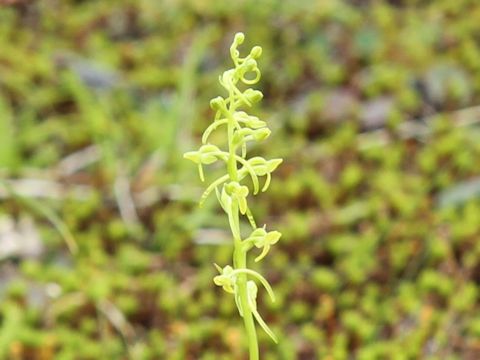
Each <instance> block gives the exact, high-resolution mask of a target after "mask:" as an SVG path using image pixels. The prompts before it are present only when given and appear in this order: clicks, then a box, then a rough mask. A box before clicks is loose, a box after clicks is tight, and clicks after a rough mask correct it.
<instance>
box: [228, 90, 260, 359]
mask: <svg viewBox="0 0 480 360" xmlns="http://www.w3.org/2000/svg"><path fill="white" fill-rule="evenodd" d="M230 104H231V105H230V108H229V111H230V114H232V113H233V112H234V111H235V109H234V107H233V106H232V104H233V96H231V101H230ZM227 126H228V150H229V158H228V165H227V169H228V174H229V176H230V179H231V180H232V181H237V180H238V171H237V159H236V149H235V146H234V144H233V131H234V127H235V124H234V120H233V117H232V115H230V116H229V117H228V125H227ZM230 216H231V217H232V220H233V221H232V222H231V224H230V226H233V227H236V229H234V228H232V229H231V230H232V234H233V236H234V239H233V240H234V250H233V266H234V268H235V269H246V268H247V252H246V251H245V249H244V248H243V246H242V239H241V238H240V237H238V236H235V234H240V226H239V224H240V221H239V211H238V206H233V207H232V210H231V215H230ZM237 287H238V293H239V298H240V304H241V306H242V312H243V323H244V325H245V331H246V333H247V340H248V352H249V359H250V360H258V359H259V354H258V340H257V332H256V329H255V321H254V319H253V315H252V311H251V310H250V306H249V304H248V293H247V274H239V275H238V277H237Z"/></svg>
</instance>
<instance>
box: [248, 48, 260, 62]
mask: <svg viewBox="0 0 480 360" xmlns="http://www.w3.org/2000/svg"><path fill="white" fill-rule="evenodd" d="M250 56H251V57H252V58H254V59H258V58H259V57H260V56H262V48H261V47H260V46H254V47H253V49H252V51H250Z"/></svg>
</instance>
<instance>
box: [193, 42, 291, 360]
mask: <svg viewBox="0 0 480 360" xmlns="http://www.w3.org/2000/svg"><path fill="white" fill-rule="evenodd" d="M243 41H244V35H243V34H242V33H237V34H236V35H235V38H234V41H233V43H232V45H231V47H230V56H231V58H232V60H233V64H234V68H232V69H230V70H227V71H225V72H224V73H223V74H222V75H221V76H220V77H219V82H220V84H221V85H222V86H223V87H224V88H225V90H226V91H227V93H228V96H227V97H221V96H218V97H216V98H214V99H212V100H211V101H210V107H211V108H212V110H214V111H215V117H214V120H213V122H212V123H211V124H210V125H209V126H208V127H207V129H206V130H205V131H204V133H203V136H202V145H201V146H200V148H199V149H198V150H197V151H189V152H187V153H185V154H184V157H185V158H186V159H189V160H191V161H193V162H194V163H195V164H196V165H197V167H198V172H199V176H200V179H201V181H202V182H203V181H205V174H204V169H203V166H204V165H211V164H213V163H215V162H217V161H221V162H224V163H225V165H226V169H227V174H225V175H223V176H220V177H218V178H217V179H216V180H214V181H212V182H211V184H210V185H209V186H208V187H207V188H206V189H205V191H204V193H203V194H202V196H201V198H200V206H201V205H202V204H203V202H204V201H205V200H206V199H207V198H208V196H209V195H210V194H211V193H212V192H215V194H216V196H217V199H218V201H219V203H220V205H221V207H222V209H223V211H225V213H226V214H227V216H228V221H229V225H230V229H231V232H232V235H233V245H234V255H233V267H232V266H230V265H227V266H225V267H223V268H221V267H220V266H218V265H217V264H215V267H216V268H217V270H218V271H219V273H220V274H219V275H217V276H215V278H214V283H215V284H216V285H218V286H221V287H222V288H223V289H224V290H225V291H226V292H227V293H231V294H233V295H234V299H235V303H236V305H237V308H238V311H239V314H240V316H241V317H242V318H243V320H244V324H245V328H246V332H247V338H248V343H249V353H250V360H257V359H258V358H259V355H258V341H257V335H256V331H255V326H254V319H255V320H257V322H258V324H259V325H260V326H261V327H262V328H263V329H264V330H265V332H266V333H267V334H268V335H269V336H270V337H271V338H272V339H273V340H274V341H275V342H277V338H276V337H275V335H274V333H273V332H272V331H271V330H270V328H269V327H268V326H267V324H266V323H265V322H264V321H263V319H262V318H261V316H260V314H259V313H258V311H257V302H256V301H257V300H256V299H257V292H258V287H257V285H256V283H255V281H258V282H260V283H261V284H262V285H263V287H264V288H265V289H266V291H267V293H268V294H269V296H270V298H271V300H272V301H275V297H274V295H273V291H272V288H271V287H270V285H269V283H268V281H267V280H266V279H265V278H264V277H263V276H262V275H260V274H259V273H258V272H256V271H253V270H251V269H248V267H247V254H248V252H249V251H250V250H252V249H253V248H258V249H261V252H260V255H258V256H257V257H256V258H255V261H256V262H258V261H260V260H262V259H263V258H264V257H265V256H266V255H267V253H268V252H269V250H270V248H271V246H272V245H274V244H276V243H277V242H278V240H279V239H280V237H281V234H280V233H279V232H278V231H268V232H267V231H266V226H263V227H260V228H259V227H257V225H256V222H255V219H254V217H253V214H252V212H251V211H250V208H249V206H248V196H249V195H250V194H253V195H256V194H258V193H259V191H260V189H261V191H266V190H267V189H268V187H269V185H270V181H271V174H272V172H273V171H275V169H276V168H277V167H278V166H279V165H280V163H281V162H282V159H271V160H267V159H264V158H263V157H260V156H256V157H252V158H248V157H247V150H248V143H250V142H261V141H264V140H265V139H267V138H268V137H269V136H270V134H271V131H270V129H268V127H267V124H266V122H265V121H262V120H260V119H259V118H258V117H256V116H252V115H249V114H247V113H246V112H245V111H242V110H241V109H240V108H241V107H250V106H252V105H253V104H255V103H257V102H259V101H260V100H261V99H262V98H263V94H262V93H261V92H260V91H259V90H256V89H252V88H248V87H247V89H245V90H243V91H242V90H241V89H240V88H239V85H240V84H242V83H243V84H244V85H247V86H249V85H253V84H255V83H257V82H258V81H259V80H260V76H261V73H260V69H259V68H258V64H257V59H258V58H259V57H260V56H261V54H262V48H261V47H259V46H254V47H253V48H252V49H251V51H250V53H249V54H248V55H247V56H246V57H243V58H242V57H240V52H239V51H238V49H237V48H238V46H239V45H240V44H242V43H243ZM221 129H225V132H226V139H227V144H228V147H227V149H225V150H222V149H220V148H219V147H218V146H216V145H214V144H211V143H210V142H209V139H210V136H211V134H212V133H213V132H215V131H219V130H221ZM263 178H264V180H262V179H263ZM247 179H250V181H246V180H247ZM261 182H263V185H262V186H261ZM242 215H243V216H245V217H246V218H247V220H248V222H249V223H250V225H251V227H252V231H251V233H250V235H249V236H247V237H242V233H241V231H240V217H241V216H242Z"/></svg>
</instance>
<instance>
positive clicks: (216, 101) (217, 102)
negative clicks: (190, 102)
mask: <svg viewBox="0 0 480 360" xmlns="http://www.w3.org/2000/svg"><path fill="white" fill-rule="evenodd" d="M224 103H225V101H224V100H223V98H222V97H221V96H217V97H216V98H213V99H212V100H210V108H212V110H215V111H219V110H220V109H221V108H222V105H224Z"/></svg>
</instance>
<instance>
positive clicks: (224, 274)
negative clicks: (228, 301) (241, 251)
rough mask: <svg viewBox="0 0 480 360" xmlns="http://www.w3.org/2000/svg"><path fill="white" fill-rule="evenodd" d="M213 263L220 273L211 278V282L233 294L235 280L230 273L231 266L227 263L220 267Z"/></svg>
mask: <svg viewBox="0 0 480 360" xmlns="http://www.w3.org/2000/svg"><path fill="white" fill-rule="evenodd" d="M214 265H215V267H216V268H217V270H218V272H219V273H220V275H217V276H215V277H214V278H213V282H214V283H215V285H218V286H221V287H222V288H223V290H225V291H226V292H228V293H230V294H234V293H235V291H234V286H235V280H234V277H233V275H232V273H233V268H232V267H231V266H230V265H227V266H225V267H224V268H223V269H222V268H221V267H220V266H218V265H217V264H214Z"/></svg>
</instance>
